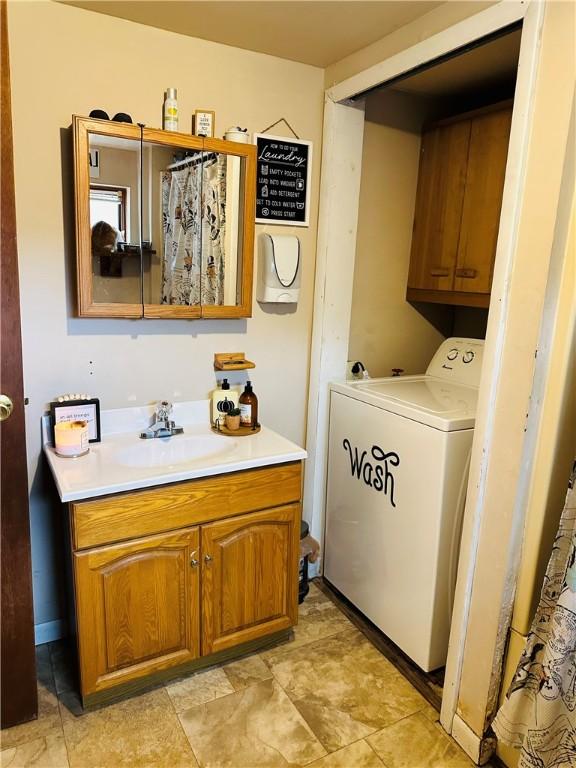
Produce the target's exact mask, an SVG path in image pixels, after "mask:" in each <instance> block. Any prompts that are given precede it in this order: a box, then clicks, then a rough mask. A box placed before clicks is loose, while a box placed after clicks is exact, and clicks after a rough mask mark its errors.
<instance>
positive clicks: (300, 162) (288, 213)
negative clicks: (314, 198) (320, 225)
mask: <svg viewBox="0 0 576 768" xmlns="http://www.w3.org/2000/svg"><path fill="white" fill-rule="evenodd" d="M254 140H255V142H256V149H257V152H256V160H257V166H256V174H257V176H256V221H257V222H258V223H259V224H292V225H294V226H296V227H307V226H308V224H309V215H310V177H311V170H312V142H310V141H297V140H295V139H286V138H282V137H280V136H269V135H268V134H267V133H255V134H254Z"/></svg>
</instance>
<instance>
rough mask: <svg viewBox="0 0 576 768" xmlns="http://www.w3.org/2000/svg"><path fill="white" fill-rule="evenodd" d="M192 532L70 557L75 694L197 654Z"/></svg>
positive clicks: (195, 538) (195, 533)
mask: <svg viewBox="0 0 576 768" xmlns="http://www.w3.org/2000/svg"><path fill="white" fill-rule="evenodd" d="M199 538H200V537H199V529H198V528H197V527H194V528H187V529H183V530H180V531H178V532H177V533H171V534H162V535H159V536H149V537H145V538H141V539H138V540H135V541H129V542H125V543H124V544H118V545H114V546H107V547H101V548H98V549H91V550H87V551H86V552H80V553H76V554H75V555H74V573H75V592H76V602H77V627H78V643H79V650H80V658H81V665H80V667H81V690H82V695H83V696H84V697H85V696H87V695H90V694H93V693H98V692H102V691H105V690H107V689H109V688H113V687H114V686H116V685H119V684H122V683H127V682H129V681H133V680H135V679H138V678H141V677H144V676H146V675H149V674H151V673H153V672H159V671H162V670H165V669H168V668H170V667H173V666H177V665H179V664H184V663H186V662H188V661H191V660H193V659H195V658H197V657H198V656H199V652H200V647H199V635H200V629H199V609H198V605H199V594H200V593H199V588H200V552H199V544H200V541H199Z"/></svg>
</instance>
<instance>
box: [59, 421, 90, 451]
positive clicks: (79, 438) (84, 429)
mask: <svg viewBox="0 0 576 768" xmlns="http://www.w3.org/2000/svg"><path fill="white" fill-rule="evenodd" d="M54 447H55V448H56V453H57V454H58V455H59V456H67V457H69V458H74V457H75V456H82V455H83V454H85V453H88V451H89V446H88V422H87V421H61V422H59V423H58V424H55V425H54Z"/></svg>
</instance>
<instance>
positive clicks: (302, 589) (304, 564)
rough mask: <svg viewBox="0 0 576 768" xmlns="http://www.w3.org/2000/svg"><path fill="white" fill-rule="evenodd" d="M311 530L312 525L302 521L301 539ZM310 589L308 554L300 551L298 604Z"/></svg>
mask: <svg viewBox="0 0 576 768" xmlns="http://www.w3.org/2000/svg"><path fill="white" fill-rule="evenodd" d="M309 532H310V526H309V525H308V523H307V522H306V521H304V520H302V522H301V523H300V541H303V540H304V539H305V538H306V536H308V534H309ZM309 591H310V587H309V585H308V555H303V554H302V552H300V561H299V563H298V604H300V603H302V602H303V601H304V598H305V597H306V595H307V594H308V592H309Z"/></svg>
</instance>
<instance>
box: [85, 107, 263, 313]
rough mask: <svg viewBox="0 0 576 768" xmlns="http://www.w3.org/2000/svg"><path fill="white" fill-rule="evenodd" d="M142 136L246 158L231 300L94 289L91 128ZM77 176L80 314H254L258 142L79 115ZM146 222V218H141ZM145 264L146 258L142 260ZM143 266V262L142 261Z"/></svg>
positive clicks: (117, 134)
mask: <svg viewBox="0 0 576 768" xmlns="http://www.w3.org/2000/svg"><path fill="white" fill-rule="evenodd" d="M91 133H92V134H101V135H106V136H113V137H117V138H125V139H132V140H134V139H136V140H137V141H140V139H142V142H143V143H144V144H158V145H164V146H171V147H182V149H184V150H185V149H194V150H198V151H205V152H218V153H221V154H226V155H233V156H235V157H240V158H242V159H244V167H243V178H244V184H243V189H242V192H243V194H242V196H241V209H242V211H241V215H242V237H241V240H240V244H241V247H240V250H239V259H240V262H239V263H240V264H241V274H240V277H239V281H238V285H239V289H240V290H239V293H240V295H239V298H238V302H237V303H236V304H228V305H208V304H206V305H196V306H189V305H185V306H184V305H175V304H143V303H138V304H122V303H104V302H94V296H93V290H92V283H93V278H92V238H91V230H90V206H89V199H90V172H89V167H88V163H87V162H86V158H87V156H88V149H89V134H91ZM73 134H74V181H75V204H76V264H77V290H78V307H77V314H78V316H79V317H126V318H166V319H197V318H213V319H215V318H222V319H231V318H241V317H251V315H252V285H253V267H254V228H255V209H256V147H255V145H253V144H240V143H238V142H235V141H225V140H223V139H212V138H203V137H199V136H191V135H189V134H184V133H177V132H174V131H162V130H159V129H155V128H142V129H141V128H140V126H138V125H134V124H132V123H116V122H112V121H108V120H96V119H92V118H85V117H78V116H76V115H75V116H74V117H73ZM140 226H142V222H140ZM141 264H142V262H141ZM141 269H142V267H141Z"/></svg>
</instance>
